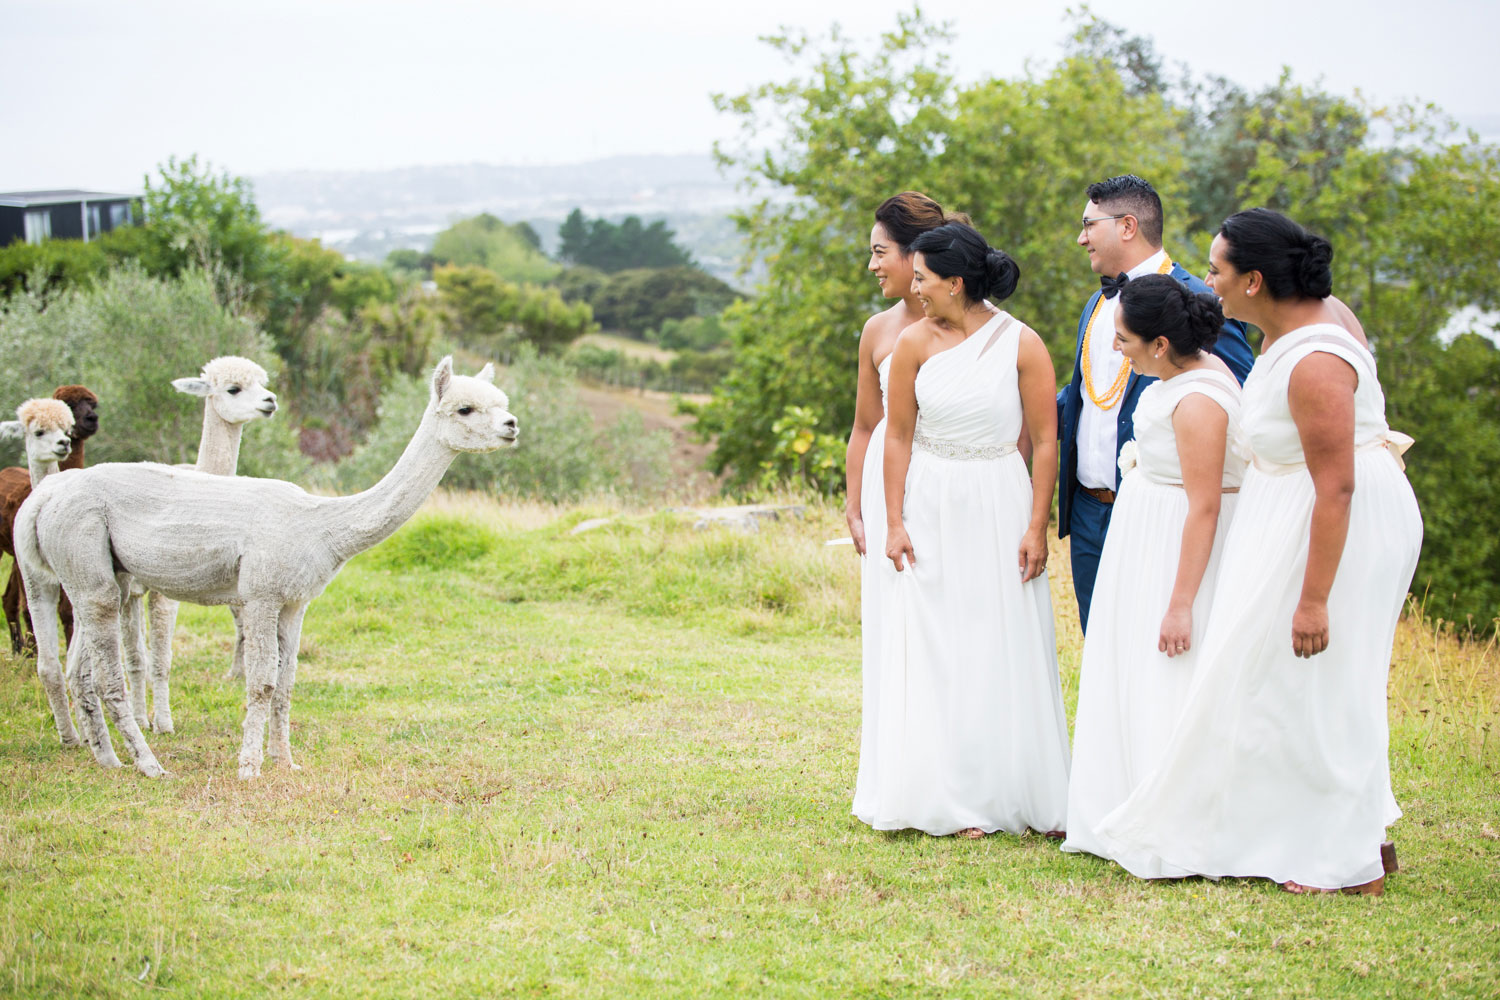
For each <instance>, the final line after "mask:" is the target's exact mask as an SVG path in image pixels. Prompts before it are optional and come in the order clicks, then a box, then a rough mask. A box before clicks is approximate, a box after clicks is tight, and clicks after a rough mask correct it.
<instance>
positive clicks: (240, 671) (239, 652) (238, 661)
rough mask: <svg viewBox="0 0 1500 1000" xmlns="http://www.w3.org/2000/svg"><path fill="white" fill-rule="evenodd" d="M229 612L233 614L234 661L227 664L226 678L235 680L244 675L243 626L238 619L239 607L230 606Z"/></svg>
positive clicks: (240, 678)
mask: <svg viewBox="0 0 1500 1000" xmlns="http://www.w3.org/2000/svg"><path fill="white" fill-rule="evenodd" d="M229 613H230V614H232V615H234V662H233V663H231V664H230V665H229V673H228V675H226V679H228V680H232V681H237V680H242V679H243V678H244V676H245V626H244V623H242V622H241V621H240V609H239V608H236V607H230V609H229Z"/></svg>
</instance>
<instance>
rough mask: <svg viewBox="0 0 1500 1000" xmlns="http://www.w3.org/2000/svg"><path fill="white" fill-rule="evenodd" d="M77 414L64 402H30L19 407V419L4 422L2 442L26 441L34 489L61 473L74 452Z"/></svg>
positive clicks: (50, 400)
mask: <svg viewBox="0 0 1500 1000" xmlns="http://www.w3.org/2000/svg"><path fill="white" fill-rule="evenodd" d="M72 432H73V411H72V410H71V409H69V408H68V404H67V403H64V402H63V401H62V400H60V399H28V400H27V401H26V402H24V403H22V404H21V405H20V406H18V407H16V419H15V420H6V421H4V422H0V438H4V437H24V438H25V439H26V467H27V468H28V469H29V470H30V472H31V485H32V486H33V487H35V486H36V484H37V483H39V482H41V481H42V477H43V476H48V475H51V474H52V473H54V472H56V471H57V463H58V462H61V461H62V460H63V459H65V458H67V457H68V455H70V454H71V453H72V451H73V438H72Z"/></svg>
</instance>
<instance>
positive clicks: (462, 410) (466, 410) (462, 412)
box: [458, 406, 474, 417]
mask: <svg viewBox="0 0 1500 1000" xmlns="http://www.w3.org/2000/svg"><path fill="white" fill-rule="evenodd" d="M473 412H474V407H472V406H460V407H459V408H458V415H459V416H460V417H467V416H468V415H469V414H471V413H473Z"/></svg>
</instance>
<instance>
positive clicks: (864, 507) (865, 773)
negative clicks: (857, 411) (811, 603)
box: [854, 354, 896, 817]
mask: <svg viewBox="0 0 1500 1000" xmlns="http://www.w3.org/2000/svg"><path fill="white" fill-rule="evenodd" d="M875 373H876V374H877V375H878V376H879V377H880V412H881V414H882V416H881V418H880V423H878V424H876V425H875V429H874V430H873V431H871V432H870V443H869V445H868V446H867V448H866V450H865V464H864V470H863V473H862V475H861V476H860V489H859V508H860V511H861V516H862V517H863V518H864V522H865V554H864V555H863V556H862V557H860V574H859V576H860V580H859V582H860V590H859V621H860V652H861V656H860V663H861V670H860V673H861V679H862V681H863V684H862V687H863V698H862V701H861V704H862V709H861V718H860V728H859V772H858V774H857V775H856V777H855V779H854V815H856V816H859V817H864V816H867V815H869V814H870V812H871V810H872V808H873V801H872V799H873V795H874V781H873V776H874V773H875V733H876V731H877V730H878V728H879V719H880V629H881V620H882V618H881V603H882V598H883V596H884V595H885V594H887V593H888V592H889V590H890V587H891V583H892V580H891V578H892V577H894V576H895V575H896V571H895V568H894V567H893V566H892V565H891V561H890V560H889V559H887V558H886V557H885V475H884V471H885V417H884V415H883V414H884V413H885V396H886V389H887V388H888V387H889V385H890V378H891V355H890V354H887V355H886V356H885V358H884V360H882V361H881V362H880V364H879V366H877V367H876V369H875Z"/></svg>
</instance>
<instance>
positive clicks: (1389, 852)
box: [1380, 840, 1401, 875]
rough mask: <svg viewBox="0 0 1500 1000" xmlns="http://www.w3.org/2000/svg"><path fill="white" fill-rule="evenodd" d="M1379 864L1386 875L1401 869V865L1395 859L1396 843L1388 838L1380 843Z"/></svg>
mask: <svg viewBox="0 0 1500 1000" xmlns="http://www.w3.org/2000/svg"><path fill="white" fill-rule="evenodd" d="M1380 865H1381V867H1382V868H1384V869H1385V873H1386V874H1387V875H1390V874H1392V873H1394V872H1399V871H1400V870H1401V865H1400V863H1399V862H1398V861H1397V860H1396V845H1395V844H1394V843H1393V842H1391V841H1389V840H1387V841H1386V842H1385V843H1383V844H1381V845H1380Z"/></svg>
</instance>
